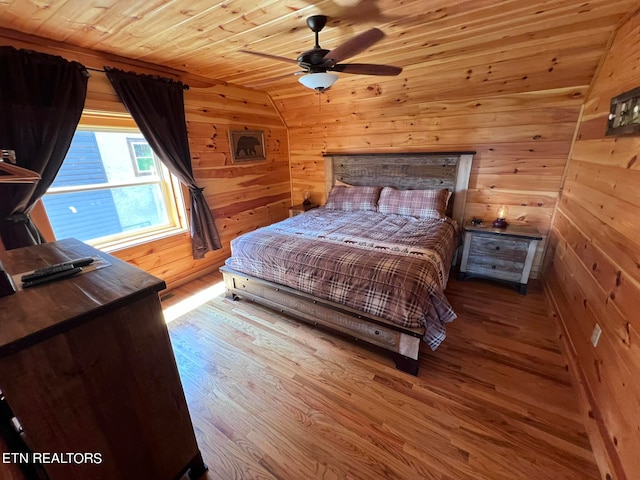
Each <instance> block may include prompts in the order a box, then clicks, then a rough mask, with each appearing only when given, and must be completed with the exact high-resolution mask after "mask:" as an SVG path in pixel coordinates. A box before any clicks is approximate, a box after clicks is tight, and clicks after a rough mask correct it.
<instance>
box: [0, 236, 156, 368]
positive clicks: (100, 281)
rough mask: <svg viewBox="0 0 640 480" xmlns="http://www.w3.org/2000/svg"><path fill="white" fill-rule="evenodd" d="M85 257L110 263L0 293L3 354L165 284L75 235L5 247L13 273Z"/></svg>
mask: <svg viewBox="0 0 640 480" xmlns="http://www.w3.org/2000/svg"><path fill="white" fill-rule="evenodd" d="M81 257H99V258H101V259H102V260H104V261H105V262H106V263H108V265H107V266H105V267H104V268H100V269H97V270H93V271H87V272H82V273H80V274H77V275H74V276H72V277H68V278H64V279H61V280H58V281H54V282H51V283H45V284H42V285H38V286H34V287H31V288H26V289H24V290H19V291H17V292H16V293H14V294H13V295H8V296H6V297H2V298H0V357H2V356H4V355H6V354H8V353H10V352H12V351H15V350H18V349H20V348H23V347H24V346H26V345H28V344H33V343H35V342H38V341H41V340H44V339H46V338H50V337H52V336H54V335H56V334H57V333H60V332H62V331H64V330H66V329H69V328H72V327H73V326H75V325H78V324H80V323H82V322H84V321H88V320H91V319H93V318H96V317H97V316H100V315H102V314H104V313H107V312H109V311H112V310H114V309H116V308H119V307H120V306H121V305H123V304H125V303H128V302H131V301H134V300H135V299H137V298H141V297H143V296H145V295H148V294H149V293H150V292H158V291H160V290H162V289H164V288H165V282H164V281H163V280H161V279H159V278H157V277H154V276H153V275H150V274H148V273H147V272H144V271H143V270H140V269H139V268H136V267H134V266H132V265H129V264H128V263H126V262H123V261H122V260H119V259H117V258H115V257H112V256H111V255H108V254H106V253H103V252H101V251H99V250H97V249H95V248H93V247H91V246H89V245H87V244H85V243H83V242H81V241H79V240H76V239H73V238H70V239H66V240H60V241H57V242H51V243H45V244H42V245H34V246H31V247H25V248H18V249H15V250H8V251H6V252H0V261H1V262H2V264H3V266H4V270H5V271H6V272H7V273H8V274H9V275H12V276H13V275H17V274H20V273H24V272H28V271H31V270H35V269H37V268H42V267H45V266H47V265H52V264H56V263H61V262H65V261H68V260H73V259H76V258H81ZM87 270H89V269H88V268H87Z"/></svg>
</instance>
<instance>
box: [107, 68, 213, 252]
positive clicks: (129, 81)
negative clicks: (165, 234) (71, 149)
mask: <svg viewBox="0 0 640 480" xmlns="http://www.w3.org/2000/svg"><path fill="white" fill-rule="evenodd" d="M105 70H106V72H107V78H108V79H109V81H110V82H111V84H112V85H113V88H114V89H115V91H116V93H117V94H118V96H119V97H120V100H121V101H122V103H124V105H125V107H126V108H127V110H129V113H130V114H131V116H132V117H133V119H134V120H135V122H136V124H137V125H138V128H139V129H140V131H141V132H142V134H143V135H144V137H145V138H146V139H147V141H148V142H149V145H151V148H152V149H153V151H154V152H155V153H156V155H158V157H159V158H160V160H161V161H162V162H163V163H164V164H165V165H166V166H167V168H168V169H169V170H170V171H171V173H173V174H174V175H175V176H177V177H178V178H179V179H180V180H181V181H182V182H183V183H184V184H185V185H186V186H187V187H189V191H190V192H191V218H190V224H191V240H192V245H193V258H203V257H204V255H205V253H207V252H209V251H211V250H217V249H218V248H220V247H221V243H220V236H219V235H218V230H217V229H216V226H215V224H214V222H213V217H212V216H211V210H210V209H209V206H208V205H207V201H206V200H205V197H204V194H203V193H202V190H203V189H202V188H199V187H198V185H196V181H195V179H194V178H193V170H192V168H191V153H190V152H189V137H188V136H187V124H186V121H185V118H184V96H183V89H184V88H185V86H184V85H183V84H182V83H180V82H176V81H173V80H171V79H168V78H159V77H155V76H150V75H140V74H136V73H133V72H124V71H122V70H118V69H115V68H109V67H105Z"/></svg>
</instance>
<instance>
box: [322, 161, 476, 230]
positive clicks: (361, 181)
mask: <svg viewBox="0 0 640 480" xmlns="http://www.w3.org/2000/svg"><path fill="white" fill-rule="evenodd" d="M474 154H475V152H453V153H451V152H446V153H365V154H353V153H349V154H344V153H327V154H325V155H324V157H325V169H326V175H325V179H326V194H327V195H328V194H329V191H330V190H331V188H332V187H333V185H334V184H335V182H336V180H340V181H341V182H345V183H348V184H350V185H371V186H382V187H395V188H397V189H400V190H422V189H429V188H448V189H449V190H450V191H451V192H452V193H453V196H452V197H451V200H450V202H449V205H450V211H449V212H448V213H449V215H450V216H451V218H453V219H454V220H456V221H457V222H458V223H459V224H460V225H462V224H463V219H464V207H465V204H466V203H467V188H468V185H469V174H470V173H471V161H472V160H473V155H474Z"/></svg>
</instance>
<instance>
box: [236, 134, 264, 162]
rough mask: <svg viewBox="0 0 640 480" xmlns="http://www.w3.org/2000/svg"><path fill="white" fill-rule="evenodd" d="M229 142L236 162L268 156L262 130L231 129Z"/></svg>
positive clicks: (262, 158) (261, 158)
mask: <svg viewBox="0 0 640 480" xmlns="http://www.w3.org/2000/svg"><path fill="white" fill-rule="evenodd" d="M229 142H230V143H231V158H232V159H233V162H234V163H237V162H248V161H251V160H265V159H266V158H267V156H266V153H265V145H264V132H263V131H262V130H229Z"/></svg>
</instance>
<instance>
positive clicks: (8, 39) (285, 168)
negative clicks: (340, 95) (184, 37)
mask: <svg viewBox="0 0 640 480" xmlns="http://www.w3.org/2000/svg"><path fill="white" fill-rule="evenodd" d="M2 34H4V35H2ZM0 45H13V46H15V47H17V48H30V49H33V50H37V51H42V52H46V53H52V54H56V55H60V56H62V57H64V58H67V59H69V60H78V61H80V62H81V63H83V64H84V65H85V66H87V67H92V68H98V69H100V68H102V67H103V66H104V65H109V66H114V67H118V68H122V69H125V70H134V71H137V72H141V73H152V74H157V75H165V76H170V77H171V78H178V79H180V80H182V81H184V82H185V83H187V84H189V85H190V86H191V88H190V89H189V90H187V91H185V110H186V119H187V130H188V133H189V141H190V148H191V156H192V160H193V167H194V175H195V177H196V180H197V182H198V184H199V185H200V186H201V187H204V188H205V195H206V197H207V201H208V202H209V206H210V207H211V209H212V213H213V216H214V218H215V220H216V226H217V227H218V231H219V232H220V235H221V237H222V241H223V248H222V249H221V250H218V251H216V252H212V253H209V254H207V256H206V258H205V259H203V260H193V258H192V257H191V243H190V242H191V240H190V237H189V234H188V233H182V234H178V235H174V236H171V237H166V238H163V239H160V240H156V241H154V242H151V243H146V244H141V245H135V246H131V247H128V248H125V249H122V250H118V251H115V252H111V253H113V254H114V255H115V256H117V257H119V258H121V259H123V260H126V261H127V262H130V263H132V264H134V265H137V266H139V267H140V268H143V269H144V270H146V271H148V272H150V273H152V274H153V275H156V276H158V277H160V278H162V279H164V280H165V281H166V282H167V284H168V285H169V288H172V287H173V286H175V285H178V284H181V283H184V282H185V281H188V280H190V279H193V278H195V277H197V276H200V275H202V274H203V273H205V272H207V271H211V270H213V269H216V268H217V267H218V266H219V265H221V264H222V263H223V262H224V260H225V259H226V258H227V257H228V256H229V253H230V252H229V241H230V240H231V239H232V238H234V237H235V236H237V235H239V234H240V233H243V232H247V231H250V230H254V229H256V228H258V227H260V226H264V225H268V224H270V223H273V222H275V221H278V220H282V219H284V218H286V217H287V215H288V207H289V206H290V205H291V194H290V178H289V151H288V140H287V130H286V127H285V126H284V124H283V122H282V119H281V118H280V116H279V114H278V112H277V111H276V109H275V108H274V106H273V104H272V102H271V100H270V99H269V97H268V95H267V94H265V93H263V92H258V91H256V90H250V89H247V88H243V87H238V86H234V85H229V84H225V83H222V82H215V81H210V80H206V79H202V78H197V77H194V76H191V75H188V74H184V73H181V72H175V71H172V70H169V69H165V68H162V67H158V66H151V65H148V64H142V63H140V62H135V61H129V60H126V59H122V58H118V57H114V56H111V55H103V54H100V53H98V52H93V51H89V50H86V49H80V48H75V47H70V46H67V45H63V44H60V43H56V42H49V41H45V40H42V39H39V38H36V37H29V36H27V35H23V34H18V33H17V32H8V31H4V32H0ZM90 73H91V78H90V79H89V91H88V94H87V101H86V105H85V109H91V110H100V111H107V112H115V113H118V112H119V113H125V109H124V107H123V105H122V104H121V103H120V102H119V100H118V98H117V96H116V94H115V92H114V91H113V88H112V87H111V85H110V83H109V81H108V80H107V79H106V77H105V75H104V74H103V73H100V72H94V71H92V72H90ZM112 121H113V122H114V123H124V124H127V121H126V119H125V120H124V122H123V121H122V120H121V119H117V118H116V119H114V120H112ZM242 129H248V130H263V131H264V135H265V143H266V151H267V159H266V160H265V161H260V162H251V163H244V164H233V163H232V161H231V157H230V144H229V137H228V132H229V130H242ZM187 198H188V197H187Z"/></svg>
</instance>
